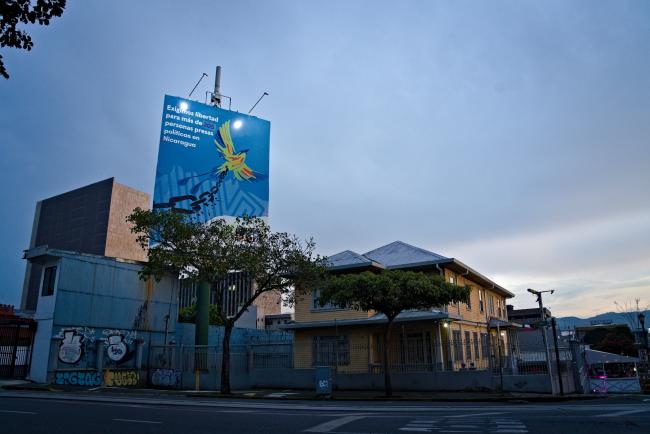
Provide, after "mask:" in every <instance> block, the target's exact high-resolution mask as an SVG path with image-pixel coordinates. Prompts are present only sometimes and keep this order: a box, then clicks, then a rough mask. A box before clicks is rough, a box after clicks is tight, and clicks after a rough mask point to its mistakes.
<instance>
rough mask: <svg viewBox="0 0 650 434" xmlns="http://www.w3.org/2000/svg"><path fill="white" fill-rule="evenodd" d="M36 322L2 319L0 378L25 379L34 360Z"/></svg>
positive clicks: (9, 318)
mask: <svg viewBox="0 0 650 434" xmlns="http://www.w3.org/2000/svg"><path fill="white" fill-rule="evenodd" d="M35 332H36V322H35V321H33V320H31V319H28V318H19V317H13V318H12V317H4V318H3V317H0V378H25V376H26V375H27V373H28V372H29V365H30V363H31V360H32V344H33V343H34V333H35Z"/></svg>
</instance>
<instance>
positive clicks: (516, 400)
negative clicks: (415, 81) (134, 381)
mask: <svg viewBox="0 0 650 434" xmlns="http://www.w3.org/2000/svg"><path fill="white" fill-rule="evenodd" d="M0 390H7V391H34V392H54V393H56V392H59V393H60V392H71V393H75V392H77V393H78V394H79V396H83V397H86V398H92V397H100V396H102V395H104V396H106V397H110V396H111V395H117V396H119V397H121V398H126V397H131V398H134V399H143V398H145V399H146V398H147V397H150V396H155V395H158V396H161V395H162V396H165V397H171V398H173V397H177V398H193V399H197V398H198V399H201V398H206V399H242V400H267V401H329V402H335V401H352V402H359V401H365V402H373V401H378V402H482V403H486V402H487V403H489V402H494V403H500V402H501V403H510V404H527V403H536V402H537V403H542V402H568V401H590V400H597V399H601V400H603V399H609V398H614V397H617V398H620V397H623V395H619V396H611V395H606V396H602V395H572V396H493V397H490V396H485V397H483V396H476V397H444V396H442V397H436V396H431V397H427V396H415V397H403V396H400V395H396V396H392V397H385V396H368V397H358V396H336V394H334V395H333V396H327V397H326V396H313V395H309V396H304V395H303V396H281V397H280V396H279V397H268V396H260V395H254V396H250V395H245V394H240V393H233V394H230V395H222V394H221V393H219V392H214V391H204V392H201V391H198V392H180V391H170V390H159V389H127V388H117V387H110V388H107V387H100V388H94V389H79V388H70V389H67V388H66V389H59V388H53V387H49V386H46V385H38V386H19V385H16V386H5V387H1V388H0ZM138 393H140V394H141V395H138ZM271 393H272V392H271ZM147 395H148V396H147ZM635 396H638V395H635Z"/></svg>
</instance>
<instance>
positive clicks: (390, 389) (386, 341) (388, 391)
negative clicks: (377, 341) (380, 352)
mask: <svg viewBox="0 0 650 434" xmlns="http://www.w3.org/2000/svg"><path fill="white" fill-rule="evenodd" d="M392 328H393V320H392V319H391V318H389V319H388V324H387V325H386V328H385V329H384V389H385V391H386V396H388V397H390V396H393V385H392V384H391V381H390V360H389V356H390V351H389V348H390V332H391V329H392Z"/></svg>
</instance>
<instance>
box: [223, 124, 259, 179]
mask: <svg viewBox="0 0 650 434" xmlns="http://www.w3.org/2000/svg"><path fill="white" fill-rule="evenodd" d="M219 137H220V138H221V142H222V143H223V145H222V144H221V143H219V141H218V140H216V139H215V141H214V144H215V145H216V146H217V150H218V151H219V153H221V156H222V157H223V159H224V160H225V161H224V163H223V164H222V165H221V166H219V168H218V169H217V172H218V173H224V172H232V174H233V175H234V176H235V178H236V179H237V180H239V181H244V180H246V181H251V180H254V179H255V173H254V172H253V170H252V169H251V168H250V167H248V165H247V164H246V162H245V161H246V153H247V152H248V149H244V150H241V151H239V152H237V151H236V150H235V145H234V144H233V143H232V138H231V137H230V121H226V122H224V123H223V124H222V125H221V126H220V127H219Z"/></svg>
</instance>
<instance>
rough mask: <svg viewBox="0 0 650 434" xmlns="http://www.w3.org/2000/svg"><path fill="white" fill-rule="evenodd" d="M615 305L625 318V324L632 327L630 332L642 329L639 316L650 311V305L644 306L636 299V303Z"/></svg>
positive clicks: (617, 303) (627, 301)
mask: <svg viewBox="0 0 650 434" xmlns="http://www.w3.org/2000/svg"><path fill="white" fill-rule="evenodd" d="M614 305H615V306H616V310H618V312H619V313H621V314H623V316H624V317H625V322H627V325H628V326H629V327H630V330H632V331H637V330H639V329H640V328H641V324H640V323H639V314H640V313H642V312H647V311H648V309H650V304H643V303H642V302H641V299H640V298H638V297H637V298H635V299H634V301H632V300H626V301H625V302H623V303H622V304H621V303H619V302H617V301H615V302H614Z"/></svg>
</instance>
